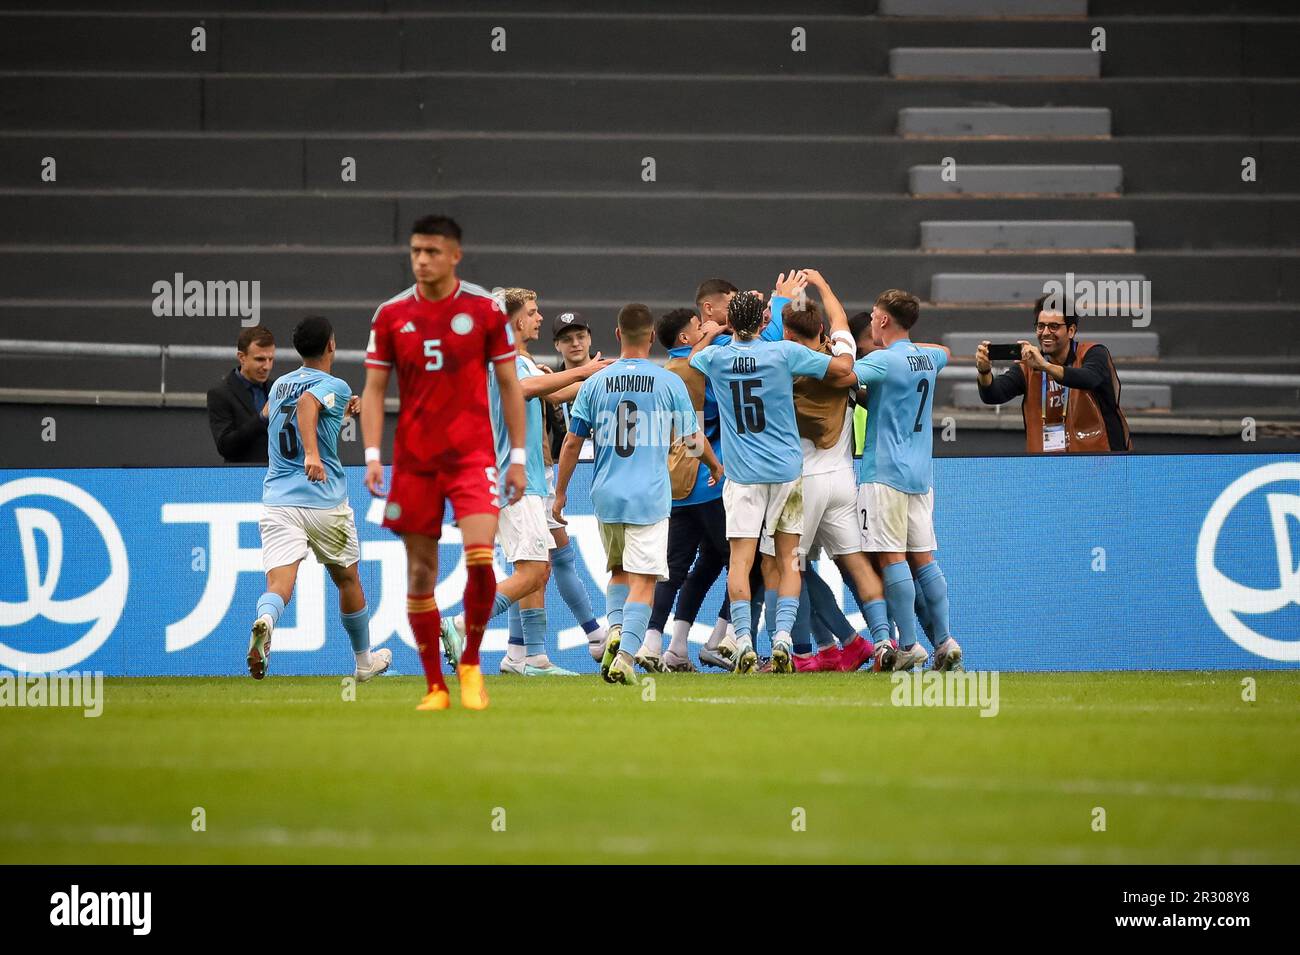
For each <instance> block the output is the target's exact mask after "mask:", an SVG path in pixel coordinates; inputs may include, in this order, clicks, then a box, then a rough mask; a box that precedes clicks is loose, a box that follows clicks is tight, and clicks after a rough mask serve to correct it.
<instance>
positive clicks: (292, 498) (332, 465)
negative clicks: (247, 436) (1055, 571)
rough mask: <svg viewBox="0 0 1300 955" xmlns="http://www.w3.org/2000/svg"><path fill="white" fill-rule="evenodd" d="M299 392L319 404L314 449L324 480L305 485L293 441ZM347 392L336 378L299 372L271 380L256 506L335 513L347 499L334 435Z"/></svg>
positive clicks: (300, 453)
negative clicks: (263, 469) (263, 464)
mask: <svg viewBox="0 0 1300 955" xmlns="http://www.w3.org/2000/svg"><path fill="white" fill-rule="evenodd" d="M303 392H307V393H308V394H310V395H312V396H313V397H315V399H316V400H317V401H319V402H320V417H319V418H318V420H317V424H316V444H317V450H318V451H319V452H320V463H321V465H322V466H323V467H324V468H325V480H324V481H321V482H319V483H314V482H312V481H308V480H307V473H306V472H305V471H304V470H303V449H302V439H301V438H300V437H299V435H298V401H299V399H300V398H301V397H302V394H303ZM351 397H352V389H350V388H349V387H348V383H347V382H346V381H344V380H343V379H341V378H335V377H334V376H333V375H330V374H326V373H325V372H323V371H320V370H318V369H316V368H299V369H298V370H297V371H291V372H289V374H287V375H285V376H284V377H282V378H279V379H277V380H276V382H275V384H274V385H273V386H272V387H271V397H270V400H269V401H268V402H267V405H266V407H267V419H266V437H267V453H268V456H269V462H268V464H267V468H266V480H265V481H263V482H262V503H263V504H279V505H287V506H290V507H335V506H337V505H339V504H342V503H343V502H344V501H346V500H347V498H348V483H347V478H345V477H344V475H343V462H341V461H340V460H339V449H338V442H339V431H340V429H342V427H343V413H344V411H345V410H346V409H347V406H348V399H350V398H351Z"/></svg>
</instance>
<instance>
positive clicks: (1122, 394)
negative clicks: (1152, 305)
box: [950, 372, 1174, 415]
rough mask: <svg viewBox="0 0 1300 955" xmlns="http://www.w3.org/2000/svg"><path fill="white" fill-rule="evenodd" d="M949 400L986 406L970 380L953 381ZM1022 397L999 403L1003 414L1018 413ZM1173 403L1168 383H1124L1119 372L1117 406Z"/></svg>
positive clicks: (968, 405) (966, 405)
mask: <svg viewBox="0 0 1300 955" xmlns="http://www.w3.org/2000/svg"><path fill="white" fill-rule="evenodd" d="M950 400H951V401H952V403H953V405H955V406H956V407H958V408H985V407H988V406H987V405H985V404H984V402H983V401H981V400H980V395H979V386H978V385H977V384H975V383H974V382H971V381H959V382H954V383H953V385H952V392H951V395H950ZM1022 402H1023V399H1021V398H1016V399H1015V400H1013V401H1008V402H1007V403H1006V404H1004V405H1001V406H1000V407H1001V408H1002V413H1003V414H1008V413H1011V414H1017V415H1018V414H1020V405H1021V403H1022ZM1173 405H1174V393H1173V388H1172V387H1171V386H1170V385H1126V384H1124V376H1123V373H1122V372H1121V373H1120V391H1119V406H1120V407H1121V408H1123V409H1124V410H1125V411H1146V410H1150V409H1154V408H1160V409H1166V408H1172V407H1173Z"/></svg>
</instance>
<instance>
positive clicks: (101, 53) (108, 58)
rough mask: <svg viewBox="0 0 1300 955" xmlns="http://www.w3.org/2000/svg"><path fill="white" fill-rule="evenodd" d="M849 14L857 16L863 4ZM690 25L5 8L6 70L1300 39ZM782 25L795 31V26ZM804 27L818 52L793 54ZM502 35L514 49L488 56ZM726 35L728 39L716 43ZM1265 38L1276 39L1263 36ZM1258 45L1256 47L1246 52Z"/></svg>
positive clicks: (1112, 55)
mask: <svg viewBox="0 0 1300 955" xmlns="http://www.w3.org/2000/svg"><path fill="white" fill-rule="evenodd" d="M852 12H854V13H860V12H861V11H858V10H854V11H852ZM692 13H693V15H692V16H690V17H674V16H657V17H636V16H627V15H626V14H625V13H603V14H602V13H587V14H586V15H584V16H582V17H563V16H555V15H553V14H548V13H545V12H543V11H542V10H541V9H540V8H539V9H538V10H537V11H535V12H527V11H524V12H520V11H517V10H500V11H495V12H493V11H486V10H480V11H477V15H473V16H467V15H465V14H464V13H447V12H446V11H443V10H439V11H438V12H437V13H432V14H430V13H428V12H427V11H421V12H420V13H418V14H416V15H413V16H408V17H399V16H394V15H390V16H378V17H340V16H337V15H334V14H329V13H325V14H324V15H321V16H305V15H296V16H293V17H283V16H273V15H272V16H266V15H263V14H261V13H259V12H257V11H253V12H251V13H245V14H235V15H213V16H209V17H207V18H206V19H205V26H206V27H207V30H208V36H207V50H206V52H203V53H197V52H194V51H192V50H191V49H190V30H191V29H192V27H193V26H194V25H195V20H194V18H192V17H191V18H187V17H184V16H177V15H175V14H174V13H169V12H157V13H154V14H153V15H148V16H141V15H139V14H131V15H113V14H98V15H87V14H85V13H82V12H78V13H67V14H63V15H51V14H49V13H45V14H42V15H39V16H35V15H25V16H24V15H21V14H10V15H3V14H0V63H3V64H4V65H5V69H7V70H51V71H85V70H124V71H129V72H160V71H176V72H181V73H196V74H197V73H236V72H250V73H332V74H356V73H393V74H395V73H403V72H418V71H432V70H439V71H451V70H477V71H483V72H495V73H522V72H527V73H548V72H550V73H554V72H558V71H560V70H565V71H568V72H577V71H581V72H590V73H605V74H611V75H612V74H627V73H683V72H685V73H703V72H711V73H747V74H772V73H781V74H788V75H791V76H804V75H824V74H836V73H848V74H866V75H875V76H883V75H885V74H886V73H887V72H888V70H889V53H890V50H892V49H894V48H927V47H946V46H952V45H954V41H957V42H958V43H960V45H961V46H962V47H964V48H971V47H973V48H987V47H1014V48H1037V49H1042V48H1086V47H1087V46H1088V44H1089V43H1090V41H1091V33H1090V31H1091V30H1092V29H1093V28H1094V27H1097V26H1100V27H1102V28H1103V29H1105V30H1106V31H1107V38H1108V41H1109V47H1108V50H1107V52H1106V73H1107V75H1108V76H1231V75H1253V76H1295V75H1300V64H1297V63H1296V62H1295V58H1294V57H1290V58H1288V57H1286V56H1285V54H1284V52H1283V51H1286V50H1289V49H1291V48H1293V47H1294V46H1295V45H1296V44H1297V43H1298V42H1300V23H1296V22H1288V21H1285V20H1274V21H1271V22H1269V23H1249V22H1248V23H1233V22H1224V21H1222V20H1218V21H1205V20H1196V19H1182V20H1174V21H1170V20H1161V19H1158V18H1148V19H1141V18H1134V17H1116V18H1110V19H1100V20H1099V19H1097V18H1095V17H1094V18H1092V19H1090V20H1089V21H1087V23H1086V25H1085V24H1083V23H1080V22H1078V21H1070V20H1060V19H1041V20H1030V19H1013V20H996V19H966V20H963V21H962V22H960V23H958V24H954V23H952V22H948V21H946V20H933V19H927V18H921V19H906V18H903V19H896V18H891V17H883V18H876V17H869V16H856V17H844V16H838V15H837V16H835V17H833V18H828V17H826V16H822V15H819V14H817V13H815V12H813V11H810V10H808V9H807V8H804V7H803V6H802V5H800V10H799V15H798V17H790V18H782V17H773V16H771V15H763V14H757V15H754V14H752V13H751V14H748V15H742V16H736V15H734V14H729V13H725V12H721V11H718V10H716V9H709V10H708V11H707V12H703V13H701V12H699V11H692ZM787 20H788V22H787ZM795 24H797V25H799V26H801V27H803V28H804V29H805V30H806V31H807V43H808V52H795V51H794V50H792V49H791V45H792V43H791V30H792V29H793V26H794V25H795ZM495 27H504V28H505V29H506V31H507V34H506V35H507V41H508V47H507V50H506V51H505V52H504V53H497V52H494V51H493V50H492V48H491V38H492V30H493V29H494V28H495ZM724 34H725V35H726V36H727V37H728V40H729V42H728V43H725V44H718V43H716V42H713V38H714V37H716V36H719V35H724ZM1265 36H1266V37H1267V40H1268V41H1269V42H1261V39H1264V38H1265ZM1247 51H1249V54H1247Z"/></svg>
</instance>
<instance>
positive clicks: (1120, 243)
mask: <svg viewBox="0 0 1300 955" xmlns="http://www.w3.org/2000/svg"><path fill="white" fill-rule="evenodd" d="M0 208H3V200H0ZM1134 245H1135V228H1134V226H1133V223H1132V222H1105V221H1092V220H1079V221H1073V222H1071V221H1068V220H1059V219H1057V220H1052V219H1042V220H1026V221H1019V222H1006V221H1003V222H997V221H991V222H979V221H976V222H967V221H961V222H957V221H952V220H947V221H943V222H922V223H921V248H923V249H933V250H949V251H955V250H960V249H967V250H974V249H985V250H989V251H995V250H996V251H1005V250H1009V249H1010V250H1029V249H1063V250H1080V249H1086V250H1113V251H1123V252H1132V251H1133V247H1134Z"/></svg>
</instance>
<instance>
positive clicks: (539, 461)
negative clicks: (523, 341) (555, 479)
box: [488, 355, 549, 497]
mask: <svg viewBox="0 0 1300 955" xmlns="http://www.w3.org/2000/svg"><path fill="white" fill-rule="evenodd" d="M515 372H516V374H518V376H519V380H520V381H523V380H524V379H525V378H533V377H536V376H537V375H544V374H546V372H544V371H542V369H541V368H539V367H538V366H537V363H536V362H535V361H533V360H532V359H531V358H529V357H528V356H527V355H518V356H517V357H516V358H515ZM488 408H489V409H490V410H491V412H492V435H493V438H494V440H495V443H496V454H497V469H498V471H499V473H501V474H505V473H506V468H508V467H509V466H510V432H509V431H507V430H506V422H505V416H504V415H503V414H502V412H501V389H500V388H499V387H498V386H497V376H496V375H489V376H488ZM524 420H525V422H526V424H527V431H526V435H525V438H524V451H525V452H526V453H527V455H528V461H527V463H526V464H524V476H525V477H526V478H527V479H528V483H527V485H526V486H525V488H524V493H525V494H535V495H537V496H538V497H545V496H546V495H547V494H548V493H549V491H548V490H547V481H546V457H545V451H544V449H543V447H542V442H543V441H545V439H546V438H545V434H544V427H543V423H542V399H541V398H526V399H524Z"/></svg>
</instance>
